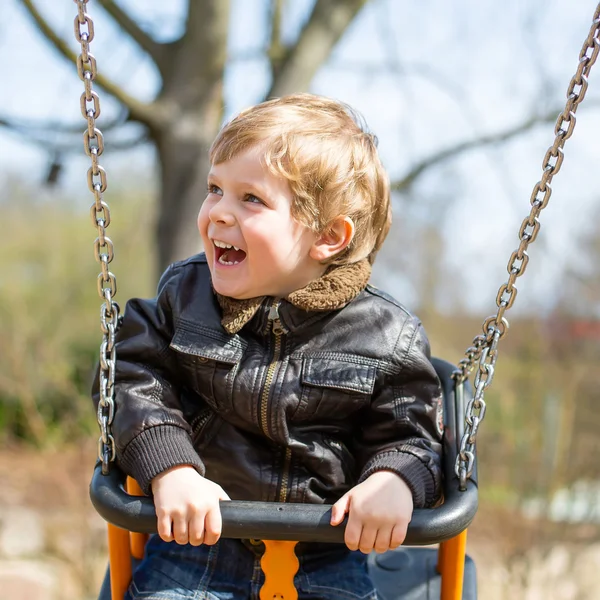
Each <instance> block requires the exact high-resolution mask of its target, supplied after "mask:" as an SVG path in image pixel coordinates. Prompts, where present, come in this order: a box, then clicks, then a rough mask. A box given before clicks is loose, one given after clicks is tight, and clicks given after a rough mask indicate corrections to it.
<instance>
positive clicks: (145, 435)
mask: <svg viewBox="0 0 600 600" xmlns="http://www.w3.org/2000/svg"><path fill="white" fill-rule="evenodd" d="M176 273H177V269H176V268H174V267H173V266H171V267H169V269H167V271H166V272H165V273H164V275H163V276H162V278H161V280H160V282H159V285H158V294H157V296H156V298H154V299H152V300H141V299H133V300H130V301H129V302H128V303H127V307H126V310H125V314H124V317H123V322H122V324H121V326H120V328H119V330H118V333H117V343H116V356H117V362H116V377H115V415H114V420H113V423H112V435H113V437H114V439H115V444H116V454H117V462H118V464H119V466H120V467H121V469H122V470H123V471H124V472H125V473H127V474H128V475H131V476H132V477H134V478H135V479H136V480H137V482H138V483H139V485H140V487H141V488H142V490H143V491H144V492H145V493H146V494H149V493H150V491H151V489H150V483H151V481H152V479H153V478H154V477H156V475H158V474H159V473H162V472H163V471H165V470H167V469H169V468H171V467H174V466H176V465H182V464H188V465H191V466H193V467H195V468H196V469H197V470H198V472H199V473H200V474H201V475H203V474H204V465H203V463H202V461H201V459H200V457H199V456H198V454H197V452H196V451H195V450H194V446H193V444H192V439H191V429H190V426H189V424H188V423H187V421H186V420H185V418H184V416H183V413H182V410H181V405H180V389H179V387H178V382H177V379H178V377H177V369H176V364H175V358H174V356H173V351H172V350H171V349H170V347H169V344H170V342H171V338H172V335H173V315H172V312H171V303H170V297H171V295H172V294H173V293H175V292H176V289H177V280H178V277H177V274H176ZM92 396H93V400H94V404H95V405H96V408H97V407H98V402H99V382H98V374H97V375H96V379H95V381H94V385H93V389H92Z"/></svg>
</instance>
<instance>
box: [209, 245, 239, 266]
mask: <svg viewBox="0 0 600 600" xmlns="http://www.w3.org/2000/svg"><path fill="white" fill-rule="evenodd" d="M213 244H214V246H215V258H216V259H217V262H218V263H219V264H221V265H225V266H228V267H230V266H233V265H237V264H239V263H241V262H242V261H244V260H245V259H246V253H245V252H244V251H243V250H240V249H239V248H236V247H235V246H232V245H231V244H227V243H225V242H221V241H220V240H213Z"/></svg>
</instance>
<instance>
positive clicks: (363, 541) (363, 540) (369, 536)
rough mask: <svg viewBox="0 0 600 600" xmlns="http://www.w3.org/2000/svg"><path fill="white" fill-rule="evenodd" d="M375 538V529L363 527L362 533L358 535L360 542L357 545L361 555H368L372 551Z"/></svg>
mask: <svg viewBox="0 0 600 600" xmlns="http://www.w3.org/2000/svg"><path fill="white" fill-rule="evenodd" d="M376 537H377V529H375V527H372V526H371V527H363V530H362V533H361V534H360V541H359V543H358V549H359V550H360V551H361V552H362V553H363V554H369V552H371V550H373V546H374V545H375V538H376Z"/></svg>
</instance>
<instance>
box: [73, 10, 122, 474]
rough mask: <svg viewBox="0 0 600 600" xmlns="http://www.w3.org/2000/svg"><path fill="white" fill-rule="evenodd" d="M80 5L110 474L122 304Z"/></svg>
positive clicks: (88, 37) (103, 432)
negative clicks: (114, 271)
mask: <svg viewBox="0 0 600 600" xmlns="http://www.w3.org/2000/svg"><path fill="white" fill-rule="evenodd" d="M74 2H75V4H77V16H76V17H75V24H74V25H75V39H76V40H77V41H78V42H79V43H80V44H81V54H80V55H79V56H78V57H77V73H78V74H79V78H80V79H81V81H83V84H84V87H85V91H84V92H83V94H81V102H80V104H81V114H82V115H83V118H84V119H86V120H87V129H86V130H85V131H84V133H83V147H84V150H85V153H86V154H87V155H88V156H89V157H90V158H91V160H92V166H91V167H90V168H89V169H88V172H87V181H88V187H89V188H90V191H91V192H92V194H94V203H93V204H92V206H91V208H90V215H91V217H92V223H93V224H94V227H96V229H97V230H98V237H97V238H96V240H95V241H94V255H95V257H96V260H97V261H98V262H99V263H100V268H101V271H100V274H99V275H98V280H97V286H98V295H99V296H100V298H102V300H104V302H103V303H102V307H101V310H100V328H101V329H102V343H101V344H100V373H99V379H100V400H99V402H98V415H97V416H98V425H99V426H100V438H99V439H98V458H99V459H100V460H101V461H102V472H103V473H104V474H107V473H108V469H109V463H110V462H111V461H113V460H114V459H115V453H116V450H115V440H114V438H113V436H112V435H111V433H110V426H111V424H112V422H113V417H114V414H115V402H114V394H115V392H114V382H115V363H116V354H115V335H116V332H117V329H118V326H119V323H120V314H119V305H118V304H117V303H116V302H114V301H113V297H114V296H115V294H116V293H117V279H116V278H115V276H114V275H113V274H112V273H111V272H110V271H109V269H108V265H109V263H110V262H111V261H112V259H113V256H114V248H113V243H112V241H111V240H110V238H109V237H107V235H106V228H107V227H108V226H109V224H110V210H109V208H108V204H106V202H104V200H103V199H102V194H103V193H104V191H105V190H106V171H105V170H104V169H103V168H102V167H101V166H100V163H99V162H98V158H99V157H100V155H101V154H102V152H103V151H104V137H103V136H102V132H101V131H100V130H99V129H98V128H97V127H96V119H97V118H98V117H99V116H100V98H99V97H98V94H97V93H96V92H94V91H93V89H92V86H93V81H94V80H95V79H96V75H97V71H96V59H95V58H94V57H93V55H92V54H90V51H89V49H90V42H91V41H92V40H93V39H94V23H93V21H92V19H91V17H90V16H89V15H88V14H87V13H86V12H85V6H86V4H87V3H88V0H74Z"/></svg>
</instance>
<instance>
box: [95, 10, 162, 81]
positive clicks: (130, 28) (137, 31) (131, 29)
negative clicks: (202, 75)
mask: <svg viewBox="0 0 600 600" xmlns="http://www.w3.org/2000/svg"><path fill="white" fill-rule="evenodd" d="M99 3H100V5H101V6H102V8H104V10H105V11H106V12H107V13H108V14H109V15H110V16H111V17H112V18H113V19H114V20H115V21H116V22H117V23H118V25H119V27H121V29H122V30H123V31H124V32H125V33H127V34H128V35H129V36H130V37H131V38H132V39H133V40H134V41H135V42H136V43H137V45H138V46H139V47H140V48H141V49H142V50H143V51H144V52H146V53H147V54H148V55H150V57H151V58H152V59H153V60H154V62H155V64H156V66H157V67H158V70H159V71H160V72H161V73H164V71H165V70H166V69H167V68H168V63H167V59H168V57H167V52H168V46H167V45H166V44H160V43H159V42H157V41H156V40H154V39H152V38H151V37H150V36H149V35H148V34H147V33H146V32H145V31H144V30H143V29H142V28H141V27H140V26H139V25H138V24H137V23H136V22H135V21H134V20H133V19H132V18H131V17H130V16H129V15H128V14H127V13H126V12H125V11H124V10H123V9H122V8H121V7H120V6H119V5H118V4H117V3H116V2H114V0H99Z"/></svg>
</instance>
